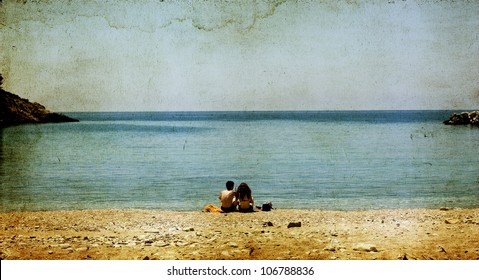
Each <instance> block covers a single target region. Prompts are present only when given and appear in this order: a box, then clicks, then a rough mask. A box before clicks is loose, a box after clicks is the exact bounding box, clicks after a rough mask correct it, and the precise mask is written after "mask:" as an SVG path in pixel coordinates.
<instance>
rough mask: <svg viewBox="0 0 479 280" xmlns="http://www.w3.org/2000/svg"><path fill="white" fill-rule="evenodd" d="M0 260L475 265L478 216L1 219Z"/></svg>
mask: <svg viewBox="0 0 479 280" xmlns="http://www.w3.org/2000/svg"><path fill="white" fill-rule="evenodd" d="M0 225H1V231H0V258H1V259H4V260H13V259H27V260H37V259H45V260H46V259H53V260H64V259H67V260H87V259H93V260H107V259H112V260H119V259H121V260H177V259H178V260H195V259H196V260H223V259H224V260H229V259H233V260H243V259H245V260H246V259H253V260H291V259H293V260H297V259H300V260H307V259H321V260H329V259H337V260H356V259H359V260H397V259H408V260H423V259H425V260H437V259H459V260H476V259H479V238H477V237H478V236H479V209H395V210H370V211H321V210H277V209H275V210H272V211H270V212H255V213H247V214H245V213H229V214H223V213H205V212H200V211H198V212H173V211H159V210H85V211H47V212H13V213H0Z"/></svg>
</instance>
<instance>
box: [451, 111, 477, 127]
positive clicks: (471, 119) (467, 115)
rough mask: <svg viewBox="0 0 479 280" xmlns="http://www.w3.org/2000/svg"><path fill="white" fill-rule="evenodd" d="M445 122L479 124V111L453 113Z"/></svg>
mask: <svg viewBox="0 0 479 280" xmlns="http://www.w3.org/2000/svg"><path fill="white" fill-rule="evenodd" d="M444 124H447V125H461V124H462V125H464V124H470V125H474V126H479V111H473V112H462V113H460V114H456V113H454V114H452V115H451V117H450V118H449V119H448V120H445V121H444Z"/></svg>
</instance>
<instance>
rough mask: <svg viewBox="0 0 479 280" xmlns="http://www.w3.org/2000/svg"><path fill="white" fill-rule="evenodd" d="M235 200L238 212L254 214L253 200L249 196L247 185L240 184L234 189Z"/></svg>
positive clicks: (249, 190)
mask: <svg viewBox="0 0 479 280" xmlns="http://www.w3.org/2000/svg"><path fill="white" fill-rule="evenodd" d="M236 195H237V198H236V200H237V201H238V211H240V212H254V198H253V196H252V195H251V189H250V188H249V186H248V184H246V183H241V184H240V185H239V186H238V189H236Z"/></svg>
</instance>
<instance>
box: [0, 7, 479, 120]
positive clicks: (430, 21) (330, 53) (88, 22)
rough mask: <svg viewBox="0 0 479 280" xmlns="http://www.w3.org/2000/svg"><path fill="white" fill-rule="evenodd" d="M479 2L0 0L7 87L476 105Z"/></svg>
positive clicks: (140, 97)
mask: <svg viewBox="0 0 479 280" xmlns="http://www.w3.org/2000/svg"><path fill="white" fill-rule="evenodd" d="M478 14H479V3H478V2H476V1H432V0H416V1H409V0H399V1H376V0H369V1H367V0H366V1H360V0H357V1H354V0H349V1H346V0H340V1H333V0H323V1H287V0H276V1H239V0H238V1H220V0H217V1H152V0H142V1H88V0H85V1H67V0H61V1H47V0H40V1H29V0H25V1H12V0H7V1H1V3H0V42H1V43H0V46H1V52H0V60H1V64H0V73H2V75H3V77H4V88H5V89H6V90H9V91H11V92H14V93H16V94H19V95H21V96H24V97H26V98H29V99H31V100H33V101H36V102H39V103H41V104H44V105H45V106H47V107H48V108H51V109H52V110H54V111H64V112H67V111H182V110H193V111H196V110H325V109H333V110H334V109H346V110H349V109H456V108H476V107H478V105H479V83H478V79H477V77H479V63H477V62H478V61H479V17H478V16H477V15H478Z"/></svg>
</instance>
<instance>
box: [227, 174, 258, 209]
mask: <svg viewBox="0 0 479 280" xmlns="http://www.w3.org/2000/svg"><path fill="white" fill-rule="evenodd" d="M233 188H234V183H233V182H232V181H228V182H226V190H224V191H222V192H221V193H220V196H219V199H220V200H221V210H223V211H224V212H234V211H236V206H238V211H239V212H254V199H253V196H252V195H251V189H250V188H249V186H248V184H246V183H241V184H240V185H239V186H238V189H237V190H236V191H234V190H233Z"/></svg>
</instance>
